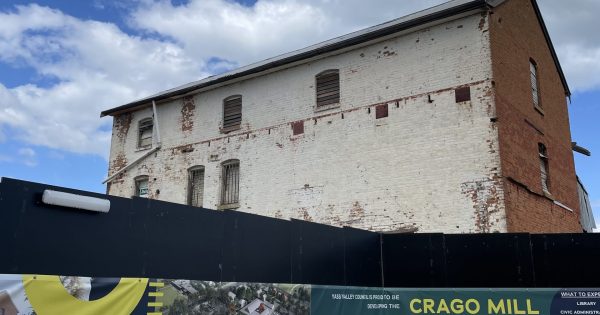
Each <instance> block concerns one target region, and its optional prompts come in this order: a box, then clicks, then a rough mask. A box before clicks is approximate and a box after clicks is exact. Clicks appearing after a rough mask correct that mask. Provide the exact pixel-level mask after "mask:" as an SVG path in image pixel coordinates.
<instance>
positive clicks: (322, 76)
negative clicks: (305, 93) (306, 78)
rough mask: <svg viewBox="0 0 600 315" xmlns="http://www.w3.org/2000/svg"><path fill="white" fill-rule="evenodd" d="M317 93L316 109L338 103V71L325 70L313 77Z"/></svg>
mask: <svg viewBox="0 0 600 315" xmlns="http://www.w3.org/2000/svg"><path fill="white" fill-rule="evenodd" d="M315 79H316V86H317V88H316V91H317V95H316V96H317V107H321V106H327V105H334V104H339V102H340V71H339V70H338V69H330V70H325V71H323V72H321V73H319V74H317V76H316V77H315Z"/></svg>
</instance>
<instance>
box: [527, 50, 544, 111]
mask: <svg viewBox="0 0 600 315" xmlns="http://www.w3.org/2000/svg"><path fill="white" fill-rule="evenodd" d="M529 77H530V80H531V96H532V97H533V105H535V106H538V107H542V105H541V103H540V89H539V86H538V83H539V81H538V69H537V64H536V63H535V61H534V60H533V59H530V60H529Z"/></svg>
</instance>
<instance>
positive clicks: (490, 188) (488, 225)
mask: <svg viewBox="0 0 600 315" xmlns="http://www.w3.org/2000/svg"><path fill="white" fill-rule="evenodd" d="M500 185H501V184H500V182H499V181H497V180H493V179H492V180H490V179H484V180H479V181H473V182H467V183H463V184H462V187H461V191H462V193H463V194H464V195H466V196H467V197H468V198H469V199H470V200H471V202H472V203H473V209H474V210H475V212H474V218H475V231H474V232H477V233H489V232H493V226H494V223H495V222H494V220H493V217H494V214H495V213H497V212H499V211H500V207H499V203H500V198H499V191H498V190H499V186H500Z"/></svg>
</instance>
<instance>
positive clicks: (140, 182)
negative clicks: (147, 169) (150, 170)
mask: <svg viewBox="0 0 600 315" xmlns="http://www.w3.org/2000/svg"><path fill="white" fill-rule="evenodd" d="M134 181H135V191H134V196H136V197H140V198H148V193H149V191H150V190H149V188H148V176H145V175H142V176H138V177H136V178H135V179H134Z"/></svg>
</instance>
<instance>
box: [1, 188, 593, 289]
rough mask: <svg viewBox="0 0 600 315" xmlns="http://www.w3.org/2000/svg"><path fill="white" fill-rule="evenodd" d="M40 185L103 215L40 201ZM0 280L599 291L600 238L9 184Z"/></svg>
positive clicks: (4, 206)
mask: <svg viewBox="0 0 600 315" xmlns="http://www.w3.org/2000/svg"><path fill="white" fill-rule="evenodd" d="M46 189H52V190H56V191H63V192H68V193H76V194H80V195H84V196H91V197H98V198H104V199H108V200H110V202H111V210H110V212H109V213H97V212H90V211H80V210H75V209H70V208H64V207H58V206H50V205H47V204H44V203H43V202H42V201H41V199H42V193H43V192H44V190H46ZM0 241H1V242H2V246H1V251H0V274H50V275H53V274H60V275H83V276H92V277H115V276H119V277H149V278H168V279H198V280H208V281H223V282H224V281H236V282H268V283H297V284H301V283H306V284H329V285H344V286H370V287H378V286H386V287H597V286H599V285H600V268H598V263H599V262H600V260H599V259H598V258H599V253H600V234H538V235H530V234H457V235H444V234H385V233H375V232H369V231H364V230H357V229H353V228H348V227H345V228H338V227H333V226H328V225H323V224H317V223H311V222H305V221H300V220H290V221H288V220H280V219H274V218H268V217H263V216H258V215H253V214H248V213H243V212H237V211H215V210H208V209H203V208H196V207H190V206H185V205H180V204H174V203H168V202H162V201H157V200H149V199H143V198H136V197H134V198H132V199H129V198H120V197H114V196H107V195H103V194H95V193H89V192H84V191H77V190H72V189H67V188H62V187H53V186H48V185H42V184H37V183H30V182H24V181H19V180H14V179H7V178H4V179H2V182H1V183H0Z"/></svg>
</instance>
